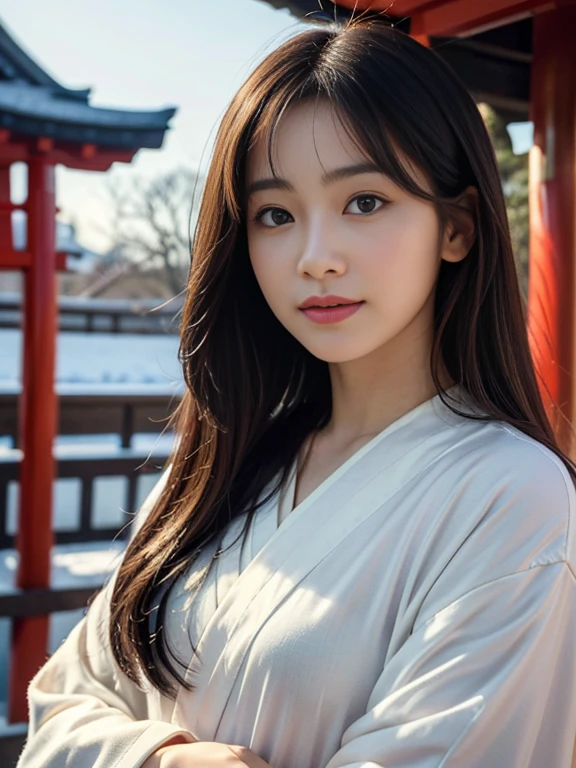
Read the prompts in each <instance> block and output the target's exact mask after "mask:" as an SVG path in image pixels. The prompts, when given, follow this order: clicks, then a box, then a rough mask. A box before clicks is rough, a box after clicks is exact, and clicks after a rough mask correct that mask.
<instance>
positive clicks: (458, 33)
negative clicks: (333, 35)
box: [264, 0, 576, 458]
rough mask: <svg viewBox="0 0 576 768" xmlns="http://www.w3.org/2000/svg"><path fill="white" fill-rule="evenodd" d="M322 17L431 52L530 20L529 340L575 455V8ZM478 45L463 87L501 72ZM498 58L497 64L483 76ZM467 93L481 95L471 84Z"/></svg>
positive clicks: (389, 9)
mask: <svg viewBox="0 0 576 768" xmlns="http://www.w3.org/2000/svg"><path fill="white" fill-rule="evenodd" d="M264 1H265V2H268V3H270V4H272V5H274V6H275V7H281V6H284V7H286V8H288V9H290V10H291V11H292V12H293V13H294V14H295V15H297V16H300V17H307V18H309V19H313V18H314V16H315V13H314V12H311V11H310V3H309V2H308V0H264ZM323 9H324V13H322V14H320V17H319V18H320V19H321V18H325V19H326V20H329V19H330V17H331V16H333V15H334V12H335V11H340V12H341V13H342V14H343V15H349V14H350V13H354V15H359V14H360V13H362V12H364V11H375V12H379V13H384V14H385V15H386V17H387V18H389V19H390V21H391V22H396V23H398V24H399V25H400V26H401V27H402V26H407V27H408V29H409V33H410V35H412V37H414V38H416V39H417V40H419V42H421V43H423V44H424V45H428V44H430V43H429V41H430V38H451V37H452V38H471V37H473V36H475V35H479V34H482V33H485V32H489V31H491V30H496V29H497V28H501V27H506V26H508V25H512V24H514V23H516V22H520V21H522V20H526V19H532V46H531V47H532V53H531V64H530V65H529V66H530V70H529V73H530V87H529V91H530V94H529V117H530V120H531V121H532V122H533V123H534V145H533V147H532V149H531V152H530V185H529V190H530V271H529V294H528V318H527V321H528V332H529V335H530V344H531V350H532V355H533V359H534V362H535V364H536V367H537V370H538V372H539V374H540V376H541V378H542V380H543V381H544V382H545V384H546V387H547V388H548V390H549V392H550V394H551V396H552V398H553V402H550V398H549V397H548V394H547V392H546V389H545V387H544V386H542V384H541V386H540V389H541V393H542V397H543V400H544V402H545V404H546V407H547V410H548V415H549V417H550V420H551V423H552V425H553V427H554V428H555V430H556V434H557V436H558V440H559V442H560V443H561V445H562V447H563V448H564V449H565V450H566V451H567V452H568V453H570V454H572V453H573V451H574V450H575V449H576V446H573V445H572V434H571V432H570V429H569V427H568V425H567V424H566V423H565V422H564V421H563V420H562V419H560V418H558V417H557V413H556V411H555V408H556V406H558V408H559V409H560V411H561V412H562V413H563V414H564V416H566V417H567V418H568V420H569V421H570V422H571V423H572V424H574V423H576V381H575V373H576V349H575V344H576V333H575V328H576V45H575V43H574V41H575V39H576V0H482V1H480V0H328V2H325V3H323ZM316 15H317V14H316ZM402 22H408V24H407V25H406V24H404V25H402ZM432 44H433V43H432ZM475 46H476V48H475V49H474V47H473V46H472V45H471V46H470V51H472V52H474V51H475V50H476V51H477V52H478V59H477V64H476V71H475V72H474V63H473V62H472V61H471V60H470V59H468V60H466V61H465V60H464V59H463V58H459V57H458V56H455V55H454V54H453V56H454V62H451V61H449V63H453V65H454V67H455V69H456V70H457V71H458V69H459V67H458V63H459V61H460V62H462V63H465V64H466V66H467V72H466V75H467V77H464V81H465V82H466V81H467V79H468V80H475V81H476V83H479V82H480V81H484V86H483V87H484V88H486V85H485V83H486V80H487V78H488V77H489V75H486V74H484V72H483V70H484V71H485V72H492V73H493V72H494V70H495V68H496V69H498V68H499V67H501V66H502V64H503V61H502V60H498V51H497V50H496V46H493V45H491V44H486V42H485V41H483V42H482V43H480V44H478V43H475ZM491 48H492V51H491V50H490V49H491ZM498 48H499V51H500V52H501V51H503V50H504V49H503V48H500V47H498ZM481 49H482V50H481ZM449 50H450V47H449V46H441V47H440V48H439V53H440V54H441V55H446V54H447V53H448V52H449ZM461 50H462V49H460V51H461ZM491 54H494V58H493V60H492V63H491V65H490V67H486V68H485V65H486V61H487V58H489V57H490V56H491ZM509 54H510V59H511V60H512V59H513V58H514V57H515V58H516V60H517V61H521V60H523V58H525V57H526V54H523V53H522V54H520V53H519V52H517V51H509ZM482 55H484V56H485V58H484V60H482ZM528 60H530V56H528ZM471 74H472V76H470V75H471ZM480 75H483V77H481V76H480ZM467 84H468V83H467ZM491 86H492V87H489V88H488V90H487V92H486V95H488V96H489V97H490V96H494V95H495V101H496V103H497V104H498V107H500V108H502V109H503V110H504V112H505V113H507V114H508V116H509V117H510V119H512V117H511V115H512V114H513V113H514V111H515V110H517V109H518V104H516V105H515V104H514V101H515V99H514V98H507V97H504V98H502V95H501V93H499V91H502V88H501V83H492V84H491ZM469 87H470V88H471V90H474V87H473V85H472V84H469ZM512 90H514V88H512ZM517 101H518V103H519V100H517ZM518 111H519V112H521V111H522V110H521V109H520V110H518ZM520 119H526V117H523V118H520ZM572 458H575V457H574V456H572Z"/></svg>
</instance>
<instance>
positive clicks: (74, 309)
mask: <svg viewBox="0 0 576 768" xmlns="http://www.w3.org/2000/svg"><path fill="white" fill-rule="evenodd" d="M21 302H22V299H21V296H20V294H18V293H7V292H0V328H20V327H21V323H22V306H21ZM181 308H182V298H180V297H176V298H174V299H170V301H168V302H166V301H165V300H164V299H89V298H83V297H79V296H60V297H59V298H58V321H59V330H61V331H82V332H84V333H93V332H96V331H97V332H99V333H178V320H179V314H178V313H179V312H180V309H181Z"/></svg>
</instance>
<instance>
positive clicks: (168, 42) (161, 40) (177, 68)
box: [0, 0, 530, 250]
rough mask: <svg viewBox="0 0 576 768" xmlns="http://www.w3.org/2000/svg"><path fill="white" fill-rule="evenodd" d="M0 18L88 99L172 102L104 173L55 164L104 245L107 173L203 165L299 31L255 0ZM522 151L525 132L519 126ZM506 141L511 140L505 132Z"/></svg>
mask: <svg viewBox="0 0 576 768" xmlns="http://www.w3.org/2000/svg"><path fill="white" fill-rule="evenodd" d="M0 20H1V21H2V23H4V24H5V25H6V26H7V28H8V31H9V32H10V33H11V34H13V35H14V37H15V38H16V40H17V42H19V43H20V44H21V45H22V46H23V47H24V48H25V49H26V50H27V52H28V53H29V54H31V55H32V56H33V58H35V59H36V61H37V62H38V63H39V64H40V65H41V66H43V67H44V68H45V69H46V70H47V71H48V72H49V73H50V74H51V75H52V76H53V77H54V78H55V79H57V80H58V81H60V82H61V83H62V84H63V85H65V86H68V87H70V88H86V87H91V88H92V100H91V103H92V104H94V105H95V106H106V107H118V108H127V109H129V108H132V109H147V108H150V109H155V108H161V107H166V106H177V107H178V112H177V114H176V115H175V117H174V118H173V120H172V130H171V131H169V132H168V134H167V136H166V138H165V141H164V146H163V148H162V149H161V150H142V151H141V152H139V153H138V154H137V156H136V158H135V159H134V161H133V162H132V163H131V164H130V165H125V164H121V163H116V164H115V165H114V166H113V167H112V169H111V170H110V171H109V172H108V173H107V174H102V173H83V172H80V171H71V170H68V169H65V168H58V170H57V195H58V205H59V207H60V208H61V215H60V217H61V218H62V220H64V221H74V223H75V224H76V225H77V230H78V238H79V240H80V241H81V242H82V243H83V245H85V246H86V247H88V248H93V249H95V250H102V249H104V248H106V247H107V246H108V245H109V244H110V241H109V238H108V236H107V235H106V231H107V230H109V221H110V213H111V212H110V207H109V204H108V202H107V194H106V186H105V177H110V178H111V179H112V180H114V179H118V180H119V181H120V182H122V181H123V180H124V179H125V178H126V177H127V176H136V175H137V176H142V175H144V176H152V175H154V174H157V173H161V172H164V171H168V170H170V169H172V168H174V167H176V166H179V165H184V166H187V167H188V168H192V169H200V171H202V172H205V170H206V166H207V163H208V161H209V157H210V150H211V147H212V142H213V139H214V135H215V129H216V128H217V126H218V123H219V121H220V119H221V117H222V113H223V111H224V110H225V108H226V106H227V104H228V103H229V101H230V99H231V98H232V96H233V94H234V92H235V91H236V90H237V89H238V87H239V86H240V85H241V83H242V81H243V80H244V78H245V77H246V75H247V74H248V72H249V71H250V70H251V69H253V67H254V66H255V65H256V63H257V62H258V61H260V60H261V59H262V58H263V57H264V56H265V55H266V54H267V53H268V52H269V51H270V50H272V49H273V48H275V47H277V46H278V45H279V44H280V43H281V42H282V41H283V40H285V39H286V38H288V37H290V36H291V35H294V34H296V33H297V32H299V31H300V30H302V29H304V28H305V27H306V25H305V24H304V23H302V22H299V21H297V20H295V19H294V18H293V17H292V16H291V15H290V14H289V13H288V12H287V11H285V10H277V9H274V8H272V7H271V6H270V5H268V4H267V3H264V2H261V0H218V2H217V3H216V2H211V1H210V0H164V2H162V3H161V2H159V1H158V0H155V1H154V2H153V1H152V0H99V2H98V3H97V4H95V3H89V2H86V0H58V2H57V3H48V2H46V0H0ZM519 136H520V139H522V140H523V143H524V147H523V149H522V151H526V148H527V145H529V142H530V137H529V131H527V130H526V128H521V130H520V133H519ZM513 138H514V137H513Z"/></svg>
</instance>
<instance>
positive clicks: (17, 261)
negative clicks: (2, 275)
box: [0, 251, 68, 272]
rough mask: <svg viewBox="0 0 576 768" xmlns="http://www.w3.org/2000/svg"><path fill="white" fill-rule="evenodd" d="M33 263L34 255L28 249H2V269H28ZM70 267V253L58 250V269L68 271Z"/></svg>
mask: <svg viewBox="0 0 576 768" xmlns="http://www.w3.org/2000/svg"><path fill="white" fill-rule="evenodd" d="M31 264H32V256H31V255H30V254H29V253H27V252H26V251H0V269H5V270H19V269H22V270H26V269H29V268H30V265H31ZM67 269H68V254H67V253H64V252H63V251H58V253H57V254H56V270H57V271H58V272H66V271H67Z"/></svg>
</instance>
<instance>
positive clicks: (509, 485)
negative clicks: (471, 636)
mask: <svg viewBox="0 0 576 768" xmlns="http://www.w3.org/2000/svg"><path fill="white" fill-rule="evenodd" d="M465 443H466V441H464V444H465ZM464 454H465V456H463V459H464V460H465V461H466V463H467V466H468V468H469V469H470V472H469V474H468V473H466V474H468V477H469V478H470V481H469V490H470V492H471V494H472V495H473V496H475V497H476V498H478V499H481V501H482V503H481V504H479V505H478V507H477V509H478V514H479V519H478V530H479V531H484V532H486V533H488V532H492V533H493V534H494V535H495V536H500V535H506V532H508V535H510V536H512V537H514V538H517V540H518V541H520V540H524V541H525V542H526V543H528V540H529V539H532V538H533V537H534V539H535V540H540V543H541V545H542V549H541V555H542V556H543V557H544V558H545V559H546V558H548V559H549V560H566V561H567V562H568V563H569V564H570V566H571V567H572V568H574V567H576V486H575V481H574V480H573V478H572V475H571V474H570V471H569V470H568V467H567V466H566V463H565V462H564V461H563V459H562V458H561V457H560V456H558V455H557V454H556V453H555V452H554V451H553V450H552V449H551V448H549V447H548V446H547V445H545V444H544V443H542V442H540V441H539V440H537V439H536V438H534V437H531V436H530V435H528V434H526V433H525V432H523V431H522V430H521V429H519V428H517V427H515V426H513V425H511V424H509V423H507V422H504V421H496V420H491V421H485V422H477V428H475V429H473V431H472V434H471V435H470V440H469V445H468V451H464ZM457 463H458V464H459V463H460V462H457ZM461 468H462V467H461ZM455 469H456V471H457V472H458V470H457V468H456V467H455ZM545 553H546V554H545ZM535 564H536V562H535V561H534V562H532V563H531V564H530V565H531V566H532V565H535Z"/></svg>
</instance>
